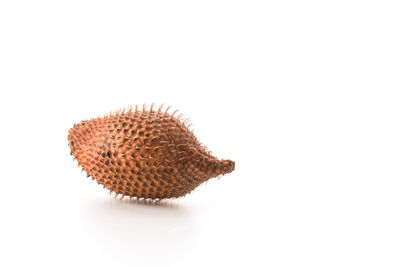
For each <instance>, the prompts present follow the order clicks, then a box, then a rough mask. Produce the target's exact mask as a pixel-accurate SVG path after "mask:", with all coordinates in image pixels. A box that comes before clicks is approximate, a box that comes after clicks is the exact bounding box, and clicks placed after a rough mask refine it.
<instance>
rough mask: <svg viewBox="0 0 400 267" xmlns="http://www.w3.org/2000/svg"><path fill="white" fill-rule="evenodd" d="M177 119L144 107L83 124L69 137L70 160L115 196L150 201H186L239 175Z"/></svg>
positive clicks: (229, 161) (160, 109)
mask: <svg viewBox="0 0 400 267" xmlns="http://www.w3.org/2000/svg"><path fill="white" fill-rule="evenodd" d="M174 113H175V112H174ZM174 113H172V114H169V113H168V109H167V110H165V111H162V106H161V107H160V108H159V109H158V110H153V106H152V107H151V108H150V110H146V109H145V106H143V109H142V110H138V109H137V107H136V109H135V110H132V109H130V110H128V111H126V112H125V111H122V112H117V113H115V114H109V115H107V116H104V117H103V118H97V119H92V120H86V121H83V122H81V123H80V124H77V125H74V127H73V128H72V129H70V131H69V135H68V141H69V146H70V149H71V154H72V155H74V157H75V158H76V159H77V161H78V165H80V166H81V167H82V169H83V170H84V171H86V173H87V175H88V176H91V177H92V179H96V180H97V182H98V183H99V184H102V185H104V187H105V188H108V189H109V190H110V192H111V191H112V192H115V193H116V194H117V195H119V194H121V195H122V196H129V197H136V198H145V199H164V198H174V197H180V196H184V195H185V194H187V193H189V192H191V191H192V190H193V189H194V188H196V187H197V186H198V185H200V184H201V183H203V182H205V181H207V180H208V179H210V178H212V177H217V176H219V175H223V174H226V173H230V172H232V171H233V170H234V168H235V162H233V161H231V160H218V159H217V158H216V157H214V156H212V155H211V153H210V152H209V151H208V150H207V148H206V147H205V146H202V145H201V144H200V143H199V142H198V141H197V139H196V137H195V136H194V134H193V133H192V131H190V130H189V128H188V127H187V125H186V121H185V120H181V119H180V117H181V116H178V117H174Z"/></svg>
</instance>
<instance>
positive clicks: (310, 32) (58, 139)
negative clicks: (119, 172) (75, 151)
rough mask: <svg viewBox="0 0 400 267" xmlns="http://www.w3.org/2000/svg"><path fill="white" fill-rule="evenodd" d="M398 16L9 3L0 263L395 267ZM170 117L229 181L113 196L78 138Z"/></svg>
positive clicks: (295, 5)
mask: <svg viewBox="0 0 400 267" xmlns="http://www.w3.org/2000/svg"><path fill="white" fill-rule="evenodd" d="M399 14H400V6H399V2H398V1H382V0H381V1H351V0H345V1H284V0H283V1H251V0H246V1H232V0H231V1H219V0H211V1H208V0H202V1H174V0H172V1H169V0H167V1H166V0H164V1H152V0H148V1H85V0H79V1H71V0H69V1H16V0H13V1H5V0H2V1H1V2H0V90H1V93H0V94H1V95H0V111H1V129H0V142H1V143H0V148H1V149H0V162H1V180H0V181H1V184H0V186H1V194H0V203H1V204H0V205H1V213H0V246H1V248H0V251H1V252H0V253H1V255H0V265H1V266H307V267H309V266H318V267H320V266H399V265H400V254H399V251H400V230H399V228H400V215H399V212H400V180H399V178H400V168H399V166H400V165H399V164H400V141H399V140H400V138H399V137H400V126H399V116H400V106H399V101H400V97H399V96H400V95H399V89H400V76H399V74H400V52H399V51H400V16H399ZM153 102H154V103H155V104H157V105H159V104H162V103H165V104H166V105H171V106H172V107H173V108H175V109H179V110H181V111H182V112H183V113H184V114H185V115H186V117H189V118H191V119H192V122H193V123H194V127H193V130H194V132H195V134H196V135H197V137H198V139H199V140H200V141H201V142H202V143H204V144H205V145H207V146H208V147H209V148H210V149H211V150H212V151H213V153H214V155H216V156H218V157H220V158H229V159H232V160H235V161H236V170H235V171H234V172H233V173H232V174H229V175H226V176H224V177H222V178H221V179H219V180H217V179H213V180H210V181H209V182H208V183H206V184H204V185H201V186H200V187H199V188H197V189H196V190H195V191H194V192H193V193H192V194H190V195H188V196H186V197H185V198H183V199H180V200H176V201H166V202H164V204H163V205H151V204H148V205H146V204H144V203H130V202H129V201H128V200H122V201H120V200H118V199H114V198H113V197H110V196H109V194H108V191H106V190H104V189H103V188H102V187H101V186H98V185H97V183H96V182H94V181H92V180H90V179H87V178H86V175H85V174H84V173H81V171H80V169H79V168H78V167H77V164H76V161H75V162H74V161H73V160H72V156H70V155H69V148H68V145H67V133H68V130H69V128H71V127H72V126H73V124H74V123H79V122H80V121H82V120H84V119H90V118H94V117H97V116H101V115H103V114H104V113H107V112H110V111H115V110H118V109H120V108H123V107H128V106H130V105H135V104H143V103H146V104H147V105H149V104H151V103H153Z"/></svg>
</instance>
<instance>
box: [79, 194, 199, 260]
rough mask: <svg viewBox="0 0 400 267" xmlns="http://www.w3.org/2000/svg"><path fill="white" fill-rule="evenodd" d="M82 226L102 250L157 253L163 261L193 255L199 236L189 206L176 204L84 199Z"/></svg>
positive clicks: (89, 237) (169, 202) (81, 214)
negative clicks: (192, 251) (174, 255)
mask: <svg viewBox="0 0 400 267" xmlns="http://www.w3.org/2000/svg"><path fill="white" fill-rule="evenodd" d="M80 225H81V227H82V228H83V230H84V232H85V233H86V234H87V237H88V239H89V241H90V243H92V244H93V245H95V246H96V247H98V249H99V251H109V250H110V249H113V250H115V249H118V250H119V251H122V252H123V251H126V252H128V251H129V252H130V253H131V252H132V251H136V252H140V253H143V254H144V255H147V254H148V255H149V256H151V254H152V253H154V252H155V251H158V252H160V253H161V255H163V256H164V258H165V257H167V258H168V257H170V256H172V255H173V254H174V253H175V252H177V251H180V253H182V252H184V251H186V252H190V251H191V248H193V244H194V243H195V242H194V241H195V239H196V237H197V230H196V225H195V224H194V222H193V220H192V216H191V213H190V211H189V209H188V207H185V206H184V205H182V203H179V202H178V203H177V201H161V202H153V201H149V202H148V201H143V200H129V199H122V200H120V199H115V198H108V199H85V200H83V201H82V203H81V213H80ZM122 254H124V253H122ZM119 256H121V255H119Z"/></svg>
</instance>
